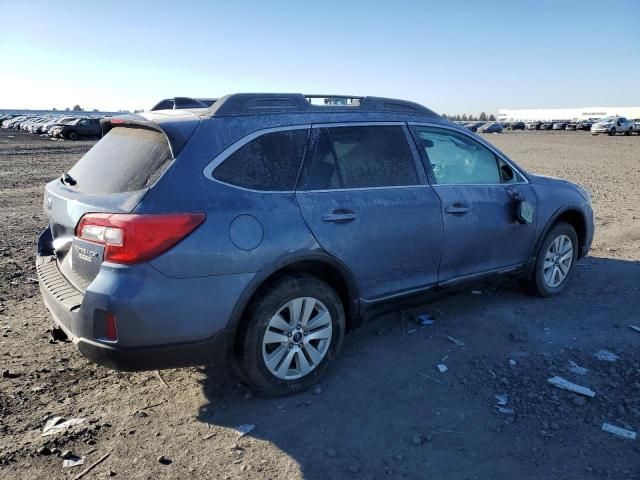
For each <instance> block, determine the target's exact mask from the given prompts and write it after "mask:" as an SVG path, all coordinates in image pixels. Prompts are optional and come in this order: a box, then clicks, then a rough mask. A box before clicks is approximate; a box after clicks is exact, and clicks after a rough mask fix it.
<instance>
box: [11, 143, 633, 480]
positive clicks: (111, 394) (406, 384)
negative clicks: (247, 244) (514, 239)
mask: <svg viewBox="0 0 640 480" xmlns="http://www.w3.org/2000/svg"><path fill="white" fill-rule="evenodd" d="M488 138H489V140H490V141H492V142H493V143H495V144H496V145H497V146H498V147H499V148H501V149H503V150H504V151H505V152H506V153H507V154H509V155H510V156H511V157H512V158H514V159H515V160H516V161H518V162H519V163H520V164H521V165H522V166H524V167H525V168H527V169H528V170H530V171H532V172H536V173H542V174H547V175H554V176H561V177H566V178H568V179H570V180H572V181H575V182H577V183H579V184H581V185H583V186H586V187H587V188H589V189H590V190H591V191H592V192H593V201H594V205H595V210H596V220H597V221H596V223H597V235H596V239H595V243H594V247H593V251H592V254H591V256H590V257H588V258H586V259H584V260H582V261H581V262H580V263H579V265H578V267H577V272H576V275H575V277H574V278H573V281H572V282H571V285H570V286H569V288H568V289H567V291H566V292H565V293H564V294H563V295H561V296H560V297H557V298H553V299H546V300H543V299H537V298H532V297H529V296H527V295H525V294H523V293H522V292H521V291H520V290H519V288H518V287H517V286H516V284H515V283H512V282H504V283H502V284H500V285H483V286H481V287H478V288H479V290H481V293H480V294H477V293H476V294H474V293H472V292H471V290H469V291H466V292H461V293H460V294H458V295H455V296H448V297H445V298H442V299H439V300H437V301H434V302H433V303H430V304H428V305H425V306H424V307H423V308H420V309H416V310H415V311H405V312H404V315H402V313H401V312H398V313H396V314H391V315H387V316H386V317H383V318H380V319H377V320H375V321H372V322H370V323H369V324H367V325H366V326H365V327H363V328H362V329H360V330H358V331H356V332H354V333H352V334H349V335H348V336H347V337H346V339H345V342H344V349H343V352H342V355H341V357H340V359H339V361H338V362H337V363H336V364H335V366H334V368H333V369H332V370H331V372H330V373H329V375H328V376H327V377H326V380H325V381H324V383H323V384H322V385H320V387H319V388H317V389H314V391H312V392H308V393H304V394H300V395H297V396H294V397H289V398H284V399H263V398H255V397H252V396H251V393H250V392H249V391H248V390H247V389H246V387H245V386H243V385H242V384H240V383H239V380H238V379H237V378H235V377H233V376H232V375H230V374H223V373H221V372H219V371H209V370H207V369H185V370H175V371H164V372H162V373H161V377H159V376H158V375H157V374H155V373H154V372H147V373H137V374H128V373H127V374H123V373H115V372H111V371H108V370H106V369H104V368H101V367H96V366H94V365H91V364H89V363H88V362H87V361H85V360H84V358H83V357H81V356H80V355H79V354H78V353H77V351H76V349H75V347H73V345H71V344H69V343H50V341H49V337H48V335H47V333H46V331H47V328H48V327H49V325H50V320H49V317H48V315H47V312H46V311H45V308H44V307H43V305H42V303H41V301H40V298H39V293H38V285H37V284H36V283H35V282H34V279H35V277H36V274H35V268H34V266H33V262H34V240H35V238H36V235H37V234H38V232H39V231H40V230H41V229H42V227H43V225H44V224H45V218H44V215H43V213H42V208H41V204H42V190H43V185H44V184H45V183H46V181H48V180H50V179H52V178H54V177H56V176H58V175H59V174H60V173H61V172H63V171H64V170H66V169H68V168H69V167H70V166H71V165H72V164H73V163H74V161H75V159H77V158H78V157H79V156H80V155H81V154H82V153H83V152H84V151H86V150H87V149H88V148H89V147H90V146H91V144H92V142H53V141H49V140H44V139H40V138H38V137H34V136H31V135H26V134H19V133H14V132H7V131H6V130H0V209H1V212H2V225H3V228H2V232H1V233H0V334H1V335H2V337H0V370H2V373H3V377H2V379H0V477H2V478H4V479H9V478H72V477H74V476H75V475H77V474H78V473H80V472H81V471H82V470H83V469H84V468H86V467H88V466H89V465H91V464H93V463H94V462H96V461H97V460H99V459H101V458H102V457H104V455H106V454H109V456H108V457H107V458H106V459H105V460H104V461H103V462H102V463H100V464H99V465H98V466H97V467H95V468H94V469H93V470H91V471H90V473H88V474H87V475H86V476H85V477H83V478H95V477H103V476H106V475H115V476H116V478H127V479H128V478H251V479H262V478H273V479H276V478H282V479H289V478H305V479H328V478H354V479H360V478H370V479H372V478H378V479H379V478H439V479H513V478H544V479H548V478H562V479H569V478H571V479H595V478H598V479H600V478H611V479H640V439H636V440H625V439H621V438H618V437H616V436H614V435H612V434H610V433H607V432H604V431H602V430H601V427H602V424H603V422H604V421H607V422H610V423H612V424H615V425H617V426H620V427H625V428H628V429H631V430H634V431H640V348H639V347H640V333H638V332H635V331H633V330H632V329H630V328H629V324H636V325H640V314H639V313H638V312H640V262H639V260H640V137H638V136H634V137H615V138H611V137H607V136H599V137H592V136H591V135H589V134H588V133H584V132H560V133H555V132H554V133H552V132H516V133H504V134H501V135H490V136H488ZM422 312H428V313H430V314H432V315H433V316H434V317H435V319H436V321H435V324H434V325H431V326H428V327H423V328H420V327H417V326H416V325H415V323H413V319H414V318H415V315H416V314H417V313H422ZM403 317H404V321H403ZM447 335H449V336H452V337H455V338H456V339H459V340H461V341H463V342H464V346H458V345H456V344H454V343H452V342H451V341H449V340H447V338H446V337H447ZM600 349H607V350H610V351H612V352H615V353H616V354H617V355H619V357H620V359H619V360H617V361H616V362H605V361H599V360H597V359H596V358H594V356H593V354H594V352H596V351H598V350H600ZM570 361H574V362H576V363H577V364H578V365H580V366H582V367H585V368H587V369H588V372H587V373H586V374H585V375H578V374H576V373H572V372H571V371H569V370H568V367H569V362H570ZM438 363H445V364H446V365H447V366H448V368H449V370H448V371H447V372H445V373H439V372H438V371H437V369H436V365H437V364H438ZM554 375H561V376H563V377H565V378H567V379H569V380H573V381H575V382H577V383H580V384H582V385H585V386H588V387H590V388H592V389H593V390H594V391H595V392H596V396H595V398H593V399H585V397H577V396H576V395H574V394H571V393H569V392H565V391H562V390H559V389H556V388H554V387H552V386H551V385H549V384H548V383H547V379H548V378H549V377H552V376H554ZM502 393H507V394H508V396H509V397H508V407H509V408H513V410H514V415H508V414H501V413H498V412H496V408H495V404H496V399H495V398H494V395H496V394H502ZM49 416H61V417H64V418H65V419H70V418H83V419H85V420H84V422H83V423H82V424H80V425H78V426H76V427H74V428H73V429H70V430H67V431H66V432H63V433H59V434H57V435H52V436H47V437H42V435H41V434H42V431H43V427H44V424H45V422H46V419H47V418H48V417H49ZM243 423H250V424H255V426H256V428H255V430H254V431H253V432H251V433H250V434H249V435H247V436H244V437H242V438H239V437H238V435H237V434H236V433H235V431H234V429H233V427H234V426H236V425H238V424H243ZM66 450H70V451H71V452H72V453H73V454H75V455H79V456H85V457H86V459H85V464H84V465H83V466H80V467H74V468H63V466H62V464H63V460H62V458H61V452H64V451H66ZM161 456H163V458H160V457H161ZM160 460H162V461H160Z"/></svg>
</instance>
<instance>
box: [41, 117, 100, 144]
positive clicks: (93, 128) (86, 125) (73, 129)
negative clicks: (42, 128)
mask: <svg viewBox="0 0 640 480" xmlns="http://www.w3.org/2000/svg"><path fill="white" fill-rule="evenodd" d="M51 135H52V136H53V137H58V138H66V139H68V140H78V139H79V138H87V137H101V136H102V127H101V126H100V119H98V118H78V119H75V120H73V121H71V122H69V123H67V124H65V125H58V126H56V127H53V128H52V129H51Z"/></svg>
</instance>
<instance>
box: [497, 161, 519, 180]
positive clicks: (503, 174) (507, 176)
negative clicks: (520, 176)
mask: <svg viewBox="0 0 640 480" xmlns="http://www.w3.org/2000/svg"><path fill="white" fill-rule="evenodd" d="M514 176H515V174H514V173H513V168H511V167H510V166H509V165H507V164H506V163H503V164H502V165H501V166H500V178H501V179H502V181H503V182H504V183H509V182H511V181H513V177H514Z"/></svg>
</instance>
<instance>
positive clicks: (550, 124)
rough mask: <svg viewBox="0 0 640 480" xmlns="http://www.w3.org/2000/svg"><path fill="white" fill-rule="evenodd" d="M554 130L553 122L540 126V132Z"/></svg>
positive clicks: (543, 123)
mask: <svg viewBox="0 0 640 480" xmlns="http://www.w3.org/2000/svg"><path fill="white" fill-rule="evenodd" d="M552 128H553V123H551V122H542V123H541V124H540V130H551V129H552Z"/></svg>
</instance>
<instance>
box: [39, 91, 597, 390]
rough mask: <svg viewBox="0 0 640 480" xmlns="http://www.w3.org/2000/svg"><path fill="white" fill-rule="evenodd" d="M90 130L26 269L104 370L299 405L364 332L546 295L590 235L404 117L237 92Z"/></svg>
mask: <svg viewBox="0 0 640 480" xmlns="http://www.w3.org/2000/svg"><path fill="white" fill-rule="evenodd" d="M102 127H103V131H104V138H102V140H100V141H99V142H98V143H96V145H95V146H94V147H93V148H92V149H91V150H90V151H89V152H87V153H86V154H85V155H84V156H83V157H82V158H81V159H80V160H79V161H78V163H76V165H75V166H74V167H73V168H71V170H69V172H67V173H64V174H63V175H62V176H61V177H60V178H58V179H56V180H53V181H52V182H50V183H49V184H48V185H47V187H46V191H45V195H44V208H45V210H46V213H47V215H48V218H49V226H48V228H47V229H46V230H45V231H44V232H43V233H42V234H41V235H40V238H39V241H38V257H37V269H38V275H39V279H40V287H41V290H42V295H43V298H44V302H45V304H46V306H47V307H48V309H49V310H50V312H51V314H52V316H53V318H54V320H55V322H56V324H57V325H58V326H59V328H61V329H62V330H63V331H64V333H65V334H66V335H67V336H68V337H69V338H70V339H71V340H72V341H73V342H74V343H75V344H76V345H77V346H78V348H79V349H80V351H81V352H82V353H83V354H84V355H85V356H86V357H87V358H89V359H90V360H92V361H94V362H96V363H99V364H101V365H105V366H107V367H110V368H115V369H119V370H146V369H160V368H173V367H181V366H188V365H204V364H219V365H222V366H223V367H225V366H230V365H233V364H235V365H237V367H238V370H239V371H240V372H241V375H242V376H243V377H244V379H245V380H246V382H247V383H249V384H250V385H251V386H252V387H253V388H255V389H256V390H258V391H260V392H263V393H264V394H267V395H284V394H288V393H292V392H296V391H300V390H303V389H305V388H308V387H309V386H310V385H312V384H313V383H314V382H316V381H317V380H318V379H319V378H320V377H321V376H322V375H323V374H324V373H325V371H326V369H327V367H328V366H329V363H330V362H331V361H332V360H333V359H334V358H336V355H337V354H338V351H339V349H340V344H341V342H342V339H343V336H344V334H345V331H346V330H347V329H349V328H353V327H355V326H357V325H359V324H360V323H361V321H362V319H363V318H368V317H370V316H373V315H375V314H377V313H380V312H381V311H383V310H387V309H389V307H390V306H391V307H392V308H397V307H398V306H399V305H402V304H408V303H411V304H415V303H416V302H419V301H420V300H421V299H424V298H425V294H428V293H430V292H434V291H437V290H440V289H443V288H447V287H451V286H455V285H459V284H461V283H463V282H468V281H472V280H473V281H475V280H478V279H480V278H484V277H490V276H495V275H513V276H520V277H522V278H523V279H525V281H527V282H528V284H529V285H530V287H531V289H532V291H533V292H535V293H537V294H538V295H541V296H551V295H555V294H557V293H559V292H560V291H562V290H563V289H564V288H565V286H566V284H567V282H568V281H569V279H570V277H571V274H572V272H573V270H574V268H575V264H576V261H577V260H578V259H579V258H580V257H582V256H584V255H586V254H587V252H588V251H589V247H590V245H591V241H592V238H593V229H594V227H593V213H592V209H591V205H590V199H589V196H588V194H587V193H586V192H585V191H584V190H582V189H580V188H579V187H577V186H576V185H573V184H571V183H569V182H567V181H564V180H558V179H552V178H546V177H541V176H537V175H532V174H529V173H527V172H525V171H524V170H523V169H522V168H520V167H519V166H517V165H516V164H515V163H514V162H513V161H512V160H511V159H509V158H508V157H507V156H506V155H505V154H504V153H502V152H500V151H499V150H497V149H496V148H495V147H493V146H492V145H490V144H489V143H487V142H486V141H485V140H484V139H483V138H481V137H479V136H477V135H475V134H473V133H471V132H469V131H468V130H466V129H464V128H463V127H460V126H457V125H455V124H453V123H451V122H449V121H447V120H445V119H443V118H442V117H440V116H439V115H437V114H435V113H434V112H432V111H431V110H429V109H427V108H425V107H423V106H421V105H418V104H415V103H411V102H407V101H402V100H394V99H387V98H377V97H330V98H325V99H324V100H321V99H319V98H316V97H314V96H305V95H300V94H235V95H228V96H226V97H223V98H221V99H220V100H218V101H216V102H215V103H214V104H213V105H212V106H210V107H208V108H195V109H187V110H158V111H153V112H148V113H144V114H141V115H139V116H138V115H135V116H122V117H116V118H111V119H108V120H106V121H103V125H102Z"/></svg>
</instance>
